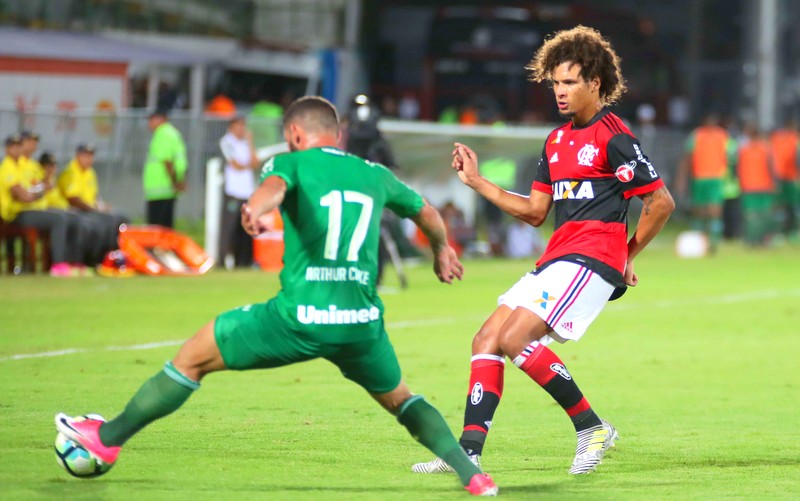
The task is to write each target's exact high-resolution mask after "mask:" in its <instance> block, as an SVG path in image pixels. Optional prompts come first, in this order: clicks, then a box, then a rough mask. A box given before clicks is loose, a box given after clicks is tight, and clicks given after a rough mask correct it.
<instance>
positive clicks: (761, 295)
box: [0, 289, 800, 362]
mask: <svg viewBox="0 0 800 501" xmlns="http://www.w3.org/2000/svg"><path fill="white" fill-rule="evenodd" d="M787 296H791V297H795V296H798V297H800V289H789V290H776V289H771V290H762V291H753V292H748V293H744V294H726V295H723V296H711V297H701V298H692V299H685V298H684V299H679V300H671V301H656V302H654V303H650V304H642V303H620V304H617V303H611V304H609V305H608V308H607V310H608V311H611V312H614V311H621V310H628V309H634V308H637V309H639V308H674V307H675V306H684V305H687V304H688V305H693V306H697V305H709V304H730V303H743V302H747V301H761V300H769V299H775V298H778V297H787ZM487 316H488V313H487V314H486V315H468V316H461V317H444V318H429V319H424V320H406V321H403V322H390V323H388V324H387V325H386V327H387V330H388V331H389V332H391V331H392V330H393V329H410V328H414V327H426V326H432V325H447V324H454V323H458V322H464V321H469V322H473V321H478V320H483V319H485V318H486V317H487ZM185 341H186V340H185V339H181V340H174V341H157V342H154V343H144V344H134V345H130V346H106V347H104V348H100V349H99V350H92V349H89V348H68V349H65V350H56V351H44V352H41V353H21V354H17V355H10V356H7V357H0V362H10V361H12V360H25V359H29V358H47V357H61V356H64V355H73V354H75V353H87V352H90V351H100V350H102V351H135V350H152V349H154V348H164V347H169V346H178V345H181V344H183V343H184V342H185Z"/></svg>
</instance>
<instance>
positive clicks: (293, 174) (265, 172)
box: [259, 153, 297, 191]
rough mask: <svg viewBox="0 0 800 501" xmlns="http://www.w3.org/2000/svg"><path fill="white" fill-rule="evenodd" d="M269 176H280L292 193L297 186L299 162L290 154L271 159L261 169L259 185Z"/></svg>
mask: <svg viewBox="0 0 800 501" xmlns="http://www.w3.org/2000/svg"><path fill="white" fill-rule="evenodd" d="M269 176H278V177H279V178H281V179H283V180H284V181H286V190H287V191H291V190H292V189H294V187H295V185H297V162H296V161H295V157H294V156H292V155H291V154H289V153H282V154H280V155H275V156H274V157H271V158H270V159H269V160H267V162H266V163H265V164H264V167H262V168H261V177H260V178H259V183H263V182H264V180H265V179H266V178H268V177H269Z"/></svg>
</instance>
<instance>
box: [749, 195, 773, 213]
mask: <svg viewBox="0 0 800 501" xmlns="http://www.w3.org/2000/svg"><path fill="white" fill-rule="evenodd" d="M774 200H775V195H773V194H772V193H760V192H757V193H742V210H744V211H745V212H765V211H769V210H770V209H772V204H773V202H774Z"/></svg>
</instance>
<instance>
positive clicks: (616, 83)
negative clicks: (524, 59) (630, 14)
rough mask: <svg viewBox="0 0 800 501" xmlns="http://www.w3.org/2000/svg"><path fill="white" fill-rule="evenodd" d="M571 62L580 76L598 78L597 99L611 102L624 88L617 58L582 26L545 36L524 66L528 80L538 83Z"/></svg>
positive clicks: (594, 32)
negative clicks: (528, 73) (579, 67)
mask: <svg viewBox="0 0 800 501" xmlns="http://www.w3.org/2000/svg"><path fill="white" fill-rule="evenodd" d="M566 62H572V63H575V64H579V65H580V66H581V78H583V79H584V80H586V81H588V80H591V79H593V78H595V77H598V78H599V79H600V101H601V102H602V103H603V104H604V105H609V104H613V103H614V102H616V101H617V99H619V98H620V96H622V94H623V93H625V91H626V90H627V88H626V87H625V78H623V76H622V71H621V70H620V58H619V56H617V53H616V52H615V51H614V49H613V48H612V47H611V43H610V42H609V41H608V40H606V39H605V38H603V35H601V34H600V32H599V31H597V30H595V29H593V28H588V27H586V26H576V27H575V28H572V29H570V30H562V31H558V32H556V33H555V34H554V35H553V36H552V37H550V38H548V39H547V40H546V41H545V43H544V45H542V46H541V47H540V48H539V50H538V51H536V54H534V56H533V59H531V62H530V63H528V65H527V66H525V69H526V70H529V71H530V72H531V75H530V80H531V81H533V82H541V81H543V80H549V79H550V78H552V75H553V71H555V69H556V67H557V66H558V65H560V64H563V63H566Z"/></svg>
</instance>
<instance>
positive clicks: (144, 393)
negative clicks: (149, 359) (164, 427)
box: [100, 362, 200, 446]
mask: <svg viewBox="0 0 800 501" xmlns="http://www.w3.org/2000/svg"><path fill="white" fill-rule="evenodd" d="M199 387H200V383H198V382H197V381H192V380H191V379H189V378H187V377H186V376H184V375H183V374H181V373H180V372H178V370H177V369H175V367H174V366H173V365H172V362H167V364H166V365H165V366H164V370H162V371H161V372H159V373H158V374H156V375H155V376H153V377H152V378H150V379H149V380H147V381H146V382H145V383H144V384H143V385H142V387H141V388H139V391H138V392H136V394H135V395H134V396H133V398H132V399H131V400H130V402H128V405H127V406H125V410H124V411H123V412H122V414H120V415H119V416H117V417H116V418H114V419H112V420H111V421H109V422H107V423H104V424H103V425H102V426H100V440H101V441H102V442H103V444H104V445H106V446H118V445H122V444H124V443H125V442H126V441H127V440H128V439H129V438H131V437H132V436H134V435H135V434H136V433H137V432H138V431H139V430H141V429H142V428H144V427H145V426H147V425H148V424H150V423H152V422H153V421H155V420H156V419H159V418H162V417H164V416H166V415H168V414H170V413H172V412H174V411H175V410H177V409H178V408H179V407H180V406H181V405H183V403H184V402H186V400H187V399H188V398H189V396H190V395H191V394H192V392H193V391H194V390H196V389H198V388H199Z"/></svg>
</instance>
